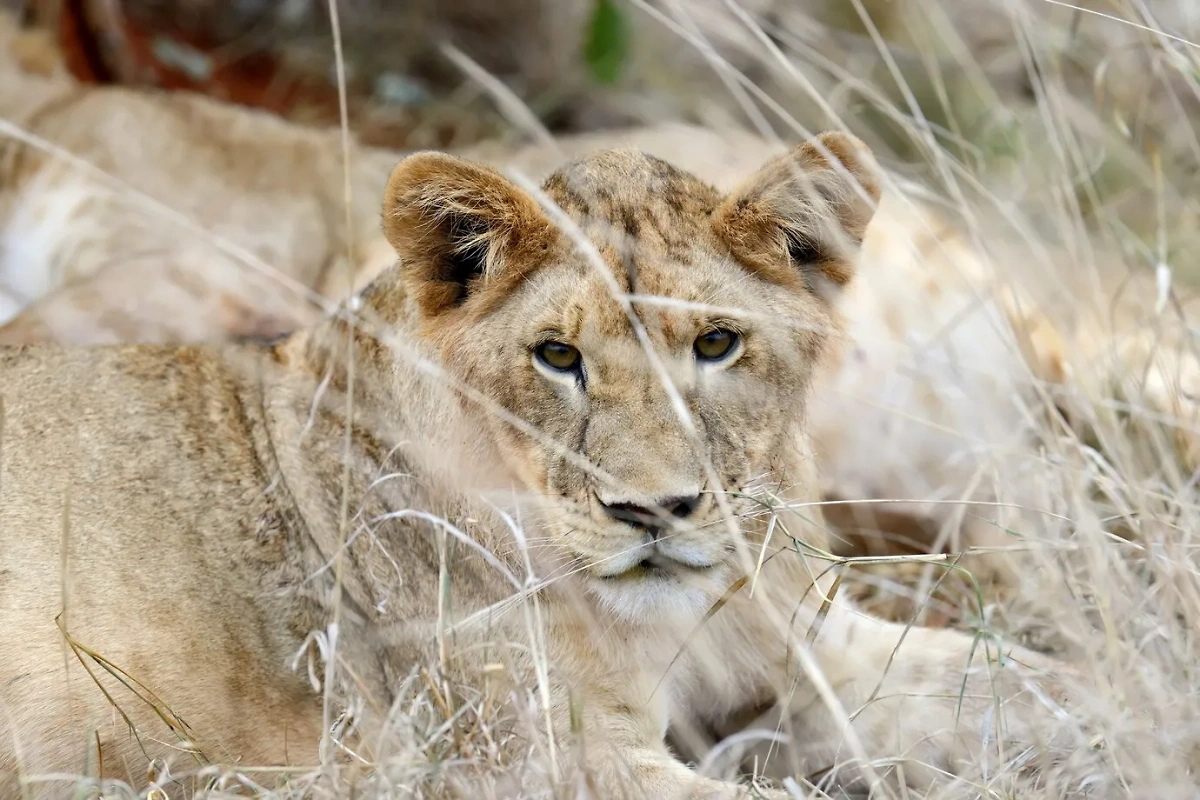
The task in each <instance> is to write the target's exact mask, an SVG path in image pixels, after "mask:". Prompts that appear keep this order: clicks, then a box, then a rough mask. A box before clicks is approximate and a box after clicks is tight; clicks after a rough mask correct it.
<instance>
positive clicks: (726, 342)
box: [693, 328, 738, 361]
mask: <svg viewBox="0 0 1200 800" xmlns="http://www.w3.org/2000/svg"><path fill="white" fill-rule="evenodd" d="M737 343H738V335H737V334H736V333H734V332H733V331H730V330H725V329H724V328H717V329H716V330H711V331H708V332H707V333H702V334H700V335H699V336H697V337H696V343H695V344H694V345H693V349H695V351H696V358H698V359H700V360H701V361H720V360H721V359H722V358H725V357H726V356H728V355H729V354H730V353H732V352H733V349H734V348H735V347H736V346H737Z"/></svg>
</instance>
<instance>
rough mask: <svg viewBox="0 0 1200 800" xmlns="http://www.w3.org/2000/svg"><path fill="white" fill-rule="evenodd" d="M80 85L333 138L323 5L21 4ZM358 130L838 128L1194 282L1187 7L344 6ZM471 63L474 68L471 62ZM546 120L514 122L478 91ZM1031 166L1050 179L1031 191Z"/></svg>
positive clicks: (550, 2)
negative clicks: (679, 125) (182, 102)
mask: <svg viewBox="0 0 1200 800" xmlns="http://www.w3.org/2000/svg"><path fill="white" fill-rule="evenodd" d="M5 3H6V4H7V5H9V6H10V7H12V8H14V9H15V10H17V11H19V12H21V13H23V14H24V17H25V19H26V21H27V22H28V23H30V24H36V25H40V26H43V27H45V28H46V29H47V30H49V31H51V32H52V35H53V38H54V39H55V40H56V42H57V44H58V45H59V46H60V47H61V48H62V49H63V51H64V53H65V55H66V57H67V59H68V63H69V64H70V67H71V70H72V72H74V73H75V74H76V76H78V77H81V78H83V79H85V80H90V81H95V82H111V83H121V84H127V85H139V86H158V87H163V88H168V89H190V90H196V91H201V92H204V93H207V94H210V95H213V96H216V97H219V98H223V99H227V100H230V101H233V102H238V103H242V104H246V105H252V106H259V107H263V108H267V109H269V110H272V111H274V112H276V113H279V114H281V115H284V116H286V117H289V118H291V119H294V120H297V121H302V122H308V123H314V124H336V123H337V122H338V99H337V82H336V69H335V51H334V47H333V37H332V25H331V20H330V5H329V4H328V3H327V2H325V1H324V0H226V1H225V2H222V1H221V0H5ZM336 9H337V14H338V18H339V23H340V28H341V34H342V43H343V51H344V57H345V68H346V76H347V89H348V98H349V112H350V120H351V125H352V127H353V129H354V131H355V133H356V134H357V135H358V136H359V138H360V139H362V140H363V141H364V142H366V143H369V144H376V145H380V146H386V147H391V148H397V149H410V148H419V147H451V146H462V145H465V144H469V143H472V142H475V141H479V140H484V139H496V138H502V137H521V136H528V135H529V134H530V133H531V131H530V130H529V128H531V127H533V126H534V125H535V124H536V125H540V126H544V128H545V129H546V130H548V131H551V132H555V133H560V132H574V131H581V130H598V129H604V128H611V127H616V126H623V125H630V124H638V123H646V122H660V121H664V120H684V121H693V122H700V123H717V122H720V123H726V122H731V121H732V122H736V123H738V124H741V125H743V126H751V127H755V128H758V129H760V130H764V132H765V130H769V131H770V132H772V133H774V134H777V135H781V136H784V137H786V138H790V139H794V138H797V137H798V136H800V135H803V132H804V131H811V130H814V129H818V128H823V127H829V126H832V125H836V124H839V123H841V124H845V125H847V126H848V127H849V128H850V129H851V130H853V131H855V132H856V133H858V134H859V135H861V136H863V137H864V138H866V139H868V140H869V143H870V144H871V145H872V146H873V147H874V148H875V149H876V150H877V151H879V152H880V153H881V154H882V155H883V156H884V158H885V159H886V160H887V161H888V162H889V165H890V166H891V167H892V168H893V169H896V170H899V171H901V172H904V173H907V174H908V175H910V176H911V177H915V178H918V179H921V180H923V181H925V182H927V183H929V184H930V185H931V186H932V187H933V188H936V189H940V190H943V191H944V190H946V189H947V188H948V185H947V184H948V183H949V182H957V184H959V186H958V187H956V188H955V190H954V192H953V193H952V194H959V193H960V192H963V191H967V190H969V189H970V187H972V186H973V187H975V188H976V189H980V188H981V187H986V189H982V190H983V191H986V193H987V194H988V195H989V202H993V203H1000V204H1018V205H1020V207H1021V208H1022V211H1023V212H1024V214H1025V215H1026V216H1027V217H1028V218H1030V219H1040V220H1043V221H1044V222H1045V229H1044V230H1041V231H1037V232H1036V233H1037V234H1039V235H1041V236H1049V237H1052V238H1055V239H1063V238H1064V237H1066V236H1067V235H1068V234H1067V233H1066V232H1067V231H1070V230H1071V229H1072V228H1074V227H1075V226H1077V225H1079V224H1084V225H1086V226H1087V227H1088V229H1089V231H1088V232H1089V234H1090V235H1091V236H1092V237H1093V241H1096V242H1099V243H1101V244H1102V245H1103V246H1104V247H1109V248H1113V249H1114V250H1115V251H1118V252H1120V253H1121V254H1122V255H1123V256H1124V257H1125V258H1126V259H1127V260H1129V261H1130V262H1132V263H1135V264H1141V265H1147V266H1153V265H1156V264H1158V263H1160V262H1165V263H1170V264H1171V265H1172V267H1173V269H1174V270H1175V272H1176V274H1177V275H1178V276H1179V278H1180V279H1182V280H1189V281H1194V280H1196V279H1197V278H1200V267H1198V266H1197V265H1195V264H1194V263H1193V259H1190V258H1188V257H1187V254H1189V253H1190V252H1193V251H1194V249H1195V245H1196V243H1197V220H1198V215H1197V204H1196V199H1195V198H1196V188H1197V187H1196V181H1197V169H1198V168H1200V139H1198V138H1197V133H1196V125H1195V122H1196V120H1197V119H1198V118H1200V113H1198V112H1200V47H1198V46H1197V45H1196V44H1195V42H1196V41H1197V40H1200V4H1197V3H1195V2H1193V0H1089V1H1088V2H1079V3H1067V2H1060V0H1002V1H1001V2H995V1H994V0H688V1H687V2H684V0H458V1H457V2H453V3H445V2H435V0H406V2H394V1H391V2H389V1H388V0H339V2H338V3H337V4H336ZM468 61H469V62H470V64H467V63H466V62H468ZM472 66H473V67H474V68H475V70H478V71H479V72H482V73H486V74H488V75H490V76H492V77H494V78H496V79H498V81H499V83H500V84H501V85H502V86H503V87H504V89H505V90H506V91H508V92H511V93H512V96H513V97H514V98H516V99H519V100H520V101H521V102H522V103H524V104H525V105H526V106H527V107H528V109H529V110H530V111H531V112H532V114H531V115H529V116H528V117H522V118H520V119H518V120H516V122H517V124H514V118H513V115H512V114H508V115H506V114H505V113H504V112H503V104H498V103H497V102H496V97H495V92H494V90H489V89H488V88H487V87H486V86H485V85H483V83H481V81H480V80H478V75H477V74H475V72H474V70H473V69H471V67H472ZM1031 166H1032V167H1033V168H1031Z"/></svg>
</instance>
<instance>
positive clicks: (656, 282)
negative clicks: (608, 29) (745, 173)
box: [383, 133, 879, 618]
mask: <svg viewBox="0 0 1200 800" xmlns="http://www.w3.org/2000/svg"><path fill="white" fill-rule="evenodd" d="M878 195H879V182H878V175H877V172H876V167H875V164H874V161H873V160H872V158H871V155H870V153H869V152H868V151H867V150H866V148H865V147H864V146H863V145H862V144H861V143H860V142H858V140H856V139H854V138H852V137H849V136H846V135H843V134H837V133H827V134H824V135H822V136H821V137H819V138H817V139H814V140H812V141H810V142H808V143H805V144H803V145H800V146H798V147H796V148H794V149H793V150H792V151H791V153H789V154H788V155H786V156H782V157H779V158H777V159H775V160H772V161H770V162H768V163H767V164H765V166H763V167H762V168H761V169H760V170H759V171H758V172H757V173H756V174H754V175H753V176H750V177H749V178H748V179H747V180H746V181H745V183H744V184H743V185H742V186H741V187H740V188H738V189H736V190H735V191H733V192H732V193H731V194H728V195H722V194H721V193H719V192H718V191H717V190H715V189H714V188H712V187H710V186H708V185H706V184H705V183H703V182H702V181H700V180H698V179H696V178H695V177H693V176H691V175H688V174H686V173H684V172H682V171H680V170H678V169H675V168H674V167H672V166H671V165H670V164H668V163H666V162H664V161H661V160H659V159H657V158H652V157H650V156H648V155H645V154H643V153H640V152H634V151H626V150H615V151H604V152H599V153H595V154H593V155H591V156H589V157H586V158H583V159H581V160H578V161H576V162H573V163H571V164H569V165H567V166H565V167H563V168H562V169H560V170H559V171H558V172H557V173H555V174H554V175H553V176H551V177H550V178H549V179H548V180H547V181H546V182H545V183H544V184H543V185H542V187H541V189H540V191H539V190H532V188H531V190H530V191H526V190H523V189H522V188H519V187H518V186H517V185H515V184H514V183H513V182H510V181H509V180H507V179H506V178H504V177H502V176H501V175H500V174H499V173H497V172H496V171H494V170H492V169H490V168H487V167H484V166H480V165H477V164H473V163H469V162H466V161H463V160H461V159H458V158H454V157H451V156H447V155H442V154H436V153H418V154H416V155H413V156H410V157H408V158H406V159H405V160H404V161H402V162H401V163H400V164H399V165H398V166H397V167H396V168H395V170H394V172H393V173H392V176H391V180H390V182H389V184H388V188H387V195H386V200H385V204H384V217H383V222H384V229H385V231H386V233H387V236H388V239H389V240H390V241H391V243H392V245H393V246H394V247H395V248H396V250H397V252H398V253H399V255H400V257H401V265H402V266H401V273H402V275H403V281H404V285H405V289H406V294H407V295H408V297H409V298H410V300H411V302H413V303H414V304H415V306H416V309H417V311H416V313H417V315H418V317H419V319H420V325H421V331H422V335H423V336H424V337H425V338H426V340H427V341H428V342H429V343H430V344H431V345H432V346H433V347H434V348H435V349H436V350H437V351H438V352H439V353H440V354H441V357H442V359H443V361H444V364H445V365H446V366H447V367H448V368H449V369H451V370H452V371H453V372H454V373H455V374H456V375H457V376H458V377H459V378H460V379H462V380H463V381H465V382H466V383H467V384H469V385H470V386H472V387H473V388H474V389H476V390H478V391H479V392H482V393H483V394H484V395H485V396H486V397H487V398H489V399H490V400H491V401H493V402H494V403H495V404H496V405H497V406H498V407H499V408H501V409H503V410H504V411H506V412H508V414H509V415H512V416H515V417H517V418H519V419H520V420H523V421H524V422H525V423H527V424H525V425H518V424H514V423H513V420H512V419H511V417H510V418H509V419H505V418H504V417H505V416H507V415H505V414H500V415H496V414H488V413H486V412H485V411H483V410H481V409H479V408H478V406H476V407H475V409H476V410H475V411H473V412H472V413H477V414H478V416H479V419H480V431H481V435H489V436H492V437H494V438H495V439H496V441H497V442H498V443H499V445H500V449H501V450H502V452H503V453H504V456H505V458H507V459H508V461H509V464H510V466H511V467H512V468H513V469H514V470H515V471H516V472H517V474H518V475H519V476H520V478H521V480H522V481H523V482H524V483H525V488H527V489H528V490H530V491H531V492H532V493H533V494H535V495H536V496H537V497H538V501H539V505H540V506H541V507H542V509H543V510H544V511H545V514H544V517H543V521H544V524H543V525H542V526H541V529H540V530H539V531H538V533H539V535H541V536H546V537H549V541H550V542H551V543H552V547H553V549H554V550H555V551H556V552H557V553H559V554H560V555H565V556H566V557H567V559H568V560H569V563H570V564H572V565H573V566H575V567H577V568H579V569H580V570H581V571H582V573H583V574H584V575H585V576H587V580H588V582H589V586H590V588H591V590H592V591H593V593H594V594H595V595H596V596H598V597H599V598H600V599H601V600H602V601H603V602H604V603H605V604H607V605H608V606H609V607H610V608H611V609H613V610H614V611H616V612H617V613H619V614H622V615H624V616H628V617H635V618H644V617H645V616H646V615H649V614H657V613H661V612H662V611H664V610H670V609H671V608H675V609H678V608H679V607H680V605H681V604H682V605H683V606H685V607H687V608H688V609H689V610H695V609H696V608H702V607H704V606H705V604H706V603H708V602H711V600H712V595H713V593H714V592H716V591H720V590H721V589H723V588H724V587H725V586H726V585H727V583H728V580H729V578H730V572H731V569H730V566H731V564H732V561H733V558H734V551H735V541H736V539H737V535H738V530H739V527H738V524H737V519H738V518H739V517H742V516H744V515H747V514H749V513H753V512H755V511H758V510H760V509H761V506H760V505H759V504H758V503H756V502H755V500H754V499H753V494H754V492H755V491H756V488H757V489H758V490H759V491H761V487H762V486H763V485H764V483H765V482H767V481H778V480H786V478H785V477H784V476H781V475H779V474H778V473H779V471H778V467H779V463H778V460H779V457H780V454H781V453H790V452H794V442H795V438H794V437H796V436H797V434H798V433H799V431H798V425H799V423H800V422H801V421H802V418H803V409H804V398H805V392H806V387H807V384H808V382H809V378H810V375H811V373H812V371H813V367H814V364H815V362H816V361H817V359H818V357H819V355H820V353H821V350H822V347H823V344H824V343H825V341H826V340H827V338H828V336H829V333H830V331H831V330H835V329H836V327H837V318H836V315H835V313H834V309H833V306H832V300H833V298H834V297H835V296H836V294H837V291H838V289H839V288H840V287H841V286H842V285H844V284H845V283H846V282H847V281H848V280H849V279H850V277H851V274H852V271H853V266H854V258H855V256H856V253H857V250H858V245H859V243H860V241H861V239H862V236H863V232H864V229H865V228H866V226H867V223H868V222H869V220H870V219H871V216H872V214H873V213H874V207H875V202H876V201H877V199H878ZM542 541H545V540H542Z"/></svg>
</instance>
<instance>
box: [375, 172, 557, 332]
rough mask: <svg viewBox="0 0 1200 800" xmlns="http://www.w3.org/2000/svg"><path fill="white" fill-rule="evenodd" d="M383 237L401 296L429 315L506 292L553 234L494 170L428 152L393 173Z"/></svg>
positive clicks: (532, 204) (521, 195) (523, 196)
mask: <svg viewBox="0 0 1200 800" xmlns="http://www.w3.org/2000/svg"><path fill="white" fill-rule="evenodd" d="M383 231H384V234H385V235H386V236H387V239H388V241H389V242H390V243H391V245H392V247H393V248H395V250H396V253H397V254H398V255H399V256H400V263H401V271H402V273H403V275H404V283H405V288H406V290H407V291H409V292H411V293H412V295H413V296H414V297H415V298H416V300H417V303H418V304H419V306H420V308H421V311H422V313H423V314H424V315H425V316H426V317H434V316H437V315H438V314H442V313H444V312H446V311H449V310H451V309H454V308H458V307H460V306H462V305H463V304H464V303H466V302H467V301H468V300H469V299H470V298H472V297H473V296H474V295H476V294H477V293H480V292H483V291H487V292H497V291H500V292H502V291H507V290H510V289H511V288H512V286H513V284H514V283H515V282H516V281H519V280H520V278H521V277H522V276H523V275H524V274H526V273H527V272H528V271H529V269H530V268H531V267H532V266H533V265H534V264H535V263H537V262H538V261H539V260H540V259H541V258H542V257H544V254H545V252H546V251H547V250H548V248H549V243H550V241H551V238H552V231H553V229H552V226H551V224H550V222H549V220H548V219H547V218H546V216H545V215H544V214H543V213H542V210H541V208H540V207H539V206H538V203H537V201H536V200H534V199H533V198H532V197H531V196H529V195H528V194H527V193H525V192H523V191H522V190H521V189H519V188H518V187H517V186H515V185H513V184H512V183H511V182H510V181H509V180H508V179H506V178H505V177H504V176H502V175H501V174H500V173H499V172H497V171H495V170H493V169H491V168H489V167H485V166H483V165H480V164H475V163H472V162H470V161H466V160H463V159H461V158H456V157H454V156H449V155H446V154H444V153H435V152H425V153H416V154H413V155H411V156H408V157H407V158H405V159H404V160H403V161H401V162H400V163H399V164H397V165H396V167H395V169H393V170H392V175H391V177H390V178H389V179H388V184H387V189H386V191H385V193H384V201H383Z"/></svg>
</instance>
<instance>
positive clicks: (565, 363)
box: [533, 342, 579, 372]
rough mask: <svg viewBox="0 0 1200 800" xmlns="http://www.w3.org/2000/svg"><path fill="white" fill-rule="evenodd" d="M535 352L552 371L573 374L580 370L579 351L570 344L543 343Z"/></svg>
mask: <svg viewBox="0 0 1200 800" xmlns="http://www.w3.org/2000/svg"><path fill="white" fill-rule="evenodd" d="M533 352H534V354H535V355H536V356H537V358H538V360H539V361H541V362H542V363H543V364H545V365H546V366H547V367H549V368H550V369H553V370H558V371H559V372H571V371H573V370H576V369H578V368H579V351H578V350H576V349H575V348H574V347H571V345H569V344H563V343H562V342H542V343H541V344H539V345H538V346H537V349H536V350H534V351H533Z"/></svg>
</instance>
